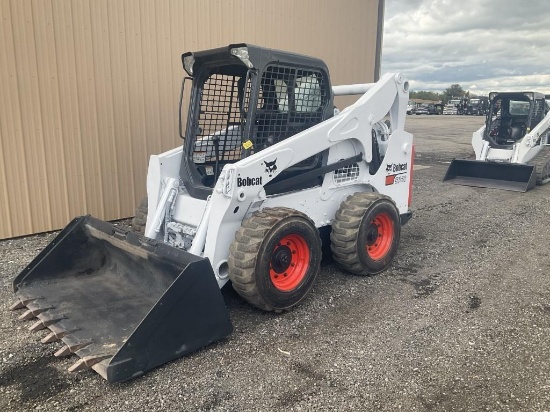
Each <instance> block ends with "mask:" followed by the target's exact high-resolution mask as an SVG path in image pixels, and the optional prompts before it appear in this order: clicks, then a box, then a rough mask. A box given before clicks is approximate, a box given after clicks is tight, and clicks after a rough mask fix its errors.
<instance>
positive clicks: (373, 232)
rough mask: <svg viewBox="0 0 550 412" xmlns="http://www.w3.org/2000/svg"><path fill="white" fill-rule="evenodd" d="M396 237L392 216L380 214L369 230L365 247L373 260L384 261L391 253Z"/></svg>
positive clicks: (373, 220)
mask: <svg viewBox="0 0 550 412" xmlns="http://www.w3.org/2000/svg"><path fill="white" fill-rule="evenodd" d="M393 236H394V223H393V220H392V219H391V217H390V215H388V214H387V213H380V214H378V215H376V216H375V217H374V219H372V220H371V222H370V223H369V227H368V228H367V244H366V246H365V248H366V250H367V253H368V255H369V257H370V258H371V259H372V260H380V259H383V258H384V257H385V256H386V255H387V254H388V253H389V251H390V249H391V246H392V243H393Z"/></svg>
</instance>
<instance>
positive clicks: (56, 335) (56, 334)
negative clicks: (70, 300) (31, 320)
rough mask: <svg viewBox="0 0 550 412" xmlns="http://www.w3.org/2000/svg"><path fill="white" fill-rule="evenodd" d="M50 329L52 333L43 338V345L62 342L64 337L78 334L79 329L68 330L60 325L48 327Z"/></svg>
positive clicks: (54, 324)
mask: <svg viewBox="0 0 550 412" xmlns="http://www.w3.org/2000/svg"><path fill="white" fill-rule="evenodd" d="M48 328H49V329H50V331H51V332H50V333H49V334H48V335H46V336H45V337H43V338H42V339H41V340H40V342H42V343H52V342H57V341H60V340H61V339H62V338H63V337H64V336H66V335H68V334H69V333H72V332H76V331H77V330H78V329H72V330H67V329H65V328H63V327H61V326H60V324H59V323H53V324H51V325H49V326H48Z"/></svg>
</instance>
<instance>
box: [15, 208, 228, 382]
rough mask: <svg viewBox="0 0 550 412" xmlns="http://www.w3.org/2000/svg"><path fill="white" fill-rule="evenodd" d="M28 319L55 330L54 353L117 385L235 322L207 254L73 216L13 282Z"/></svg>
mask: <svg viewBox="0 0 550 412" xmlns="http://www.w3.org/2000/svg"><path fill="white" fill-rule="evenodd" d="M13 286H14V291H15V293H16V296H17V301H16V302H15V304H14V305H13V306H12V309H24V308H26V311H25V312H23V313H22V315H21V316H20V318H21V319H31V318H37V320H36V321H35V322H34V323H33V324H32V326H30V329H31V330H40V329H46V328H47V329H48V330H49V334H48V335H46V336H45V337H44V338H43V339H42V342H44V343H48V342H54V341H58V340H61V341H63V343H64V344H65V345H64V346H63V347H62V348H61V349H60V350H58V351H57V352H56V353H55V355H56V356H65V355H70V354H73V353H74V354H76V355H78V356H79V357H80V360H78V361H77V362H76V363H75V364H74V365H73V366H71V367H70V368H69V370H70V371H77V370H81V369H86V368H93V369H94V370H95V371H96V372H98V373H99V374H100V375H101V376H102V377H103V378H105V379H107V380H108V381H109V382H120V381H124V380H127V379H131V378H133V377H136V376H139V375H141V374H142V373H144V372H145V371H147V370H149V369H151V368H154V367H156V366H158V365H162V364H163V363H166V362H168V361H170V360H172V359H176V358H178V357H181V356H183V355H185V354H187V353H189V352H192V351H194V350H197V349H199V348H201V347H203V346H206V345H208V344H210V343H212V342H215V341H217V340H219V339H222V338H224V337H226V336H227V335H229V334H230V333H231V332H232V330H233V326H232V325H231V321H230V319H229V314H228V312H227V309H226V307H225V303H224V300H223V297H222V295H221V291H220V289H219V286H218V283H217V281H216V278H215V276H214V273H213V271H212V267H211V265H210V263H209V261H208V259H204V258H201V257H198V256H195V255H192V254H190V253H187V252H184V251H182V250H179V249H175V248H172V247H170V246H168V245H165V244H163V243H160V242H156V241H154V240H151V239H149V238H145V237H142V236H139V235H137V234H136V233H133V232H129V231H122V230H120V229H118V228H116V227H115V226H113V225H111V224H109V223H106V222H103V221H101V220H98V219H94V218H92V217H90V216H85V217H79V218H76V219H74V220H73V221H72V222H71V223H70V224H69V225H68V226H67V227H66V228H65V229H64V230H63V231H62V232H61V233H60V234H59V235H58V236H57V237H56V238H55V239H54V240H53V241H52V242H51V243H50V244H49V245H48V246H47V247H46V248H45V249H44V250H42V252H40V254H39V255H38V256H37V257H36V258H35V259H34V260H33V261H32V262H31V264H30V265H29V266H28V267H26V268H25V269H24V270H23V271H22V272H21V273H20V274H19V275H18V276H17V277H16V278H15V280H14V283H13Z"/></svg>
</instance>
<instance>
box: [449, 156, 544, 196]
mask: <svg viewBox="0 0 550 412" xmlns="http://www.w3.org/2000/svg"><path fill="white" fill-rule="evenodd" d="M443 180H444V181H445V180H448V181H450V182H451V183H455V184H458V185H464V186H477V187H490V188H494V189H504V190H513V191H516V192H526V191H528V190H530V189H532V188H533V187H534V186H535V184H536V181H537V175H536V171H535V167H534V166H531V165H526V164H517V163H495V162H485V161H480V160H459V159H454V160H453V161H452V162H451V165H450V166H449V169H448V170H447V173H446V174H445V177H444V178H443Z"/></svg>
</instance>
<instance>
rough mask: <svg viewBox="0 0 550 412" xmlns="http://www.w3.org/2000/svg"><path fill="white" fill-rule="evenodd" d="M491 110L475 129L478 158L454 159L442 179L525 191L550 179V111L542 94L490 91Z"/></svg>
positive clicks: (474, 135) (473, 138)
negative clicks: (477, 128)
mask: <svg viewBox="0 0 550 412" xmlns="http://www.w3.org/2000/svg"><path fill="white" fill-rule="evenodd" d="M489 100H490V107H489V113H488V114H487V118H486V121H485V125H483V126H482V127H481V128H480V129H479V130H477V131H476V132H474V134H473V137H472V145H473V147H474V151H475V154H476V160H462V159H454V160H453V161H452V162H451V165H450V167H449V169H448V170H447V173H446V175H445V177H444V179H443V180H449V181H451V182H452V183H456V184H462V185H466V186H479V187H491V188H496V189H505V190H514V191H520V192H525V191H527V190H529V189H532V188H533V187H534V186H535V184H539V185H542V184H545V183H548V182H549V181H550V137H549V130H550V112H549V108H548V102H547V101H546V99H545V96H544V95H543V94H541V93H534V92H521V93H496V92H493V93H491V94H490V95H489Z"/></svg>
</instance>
